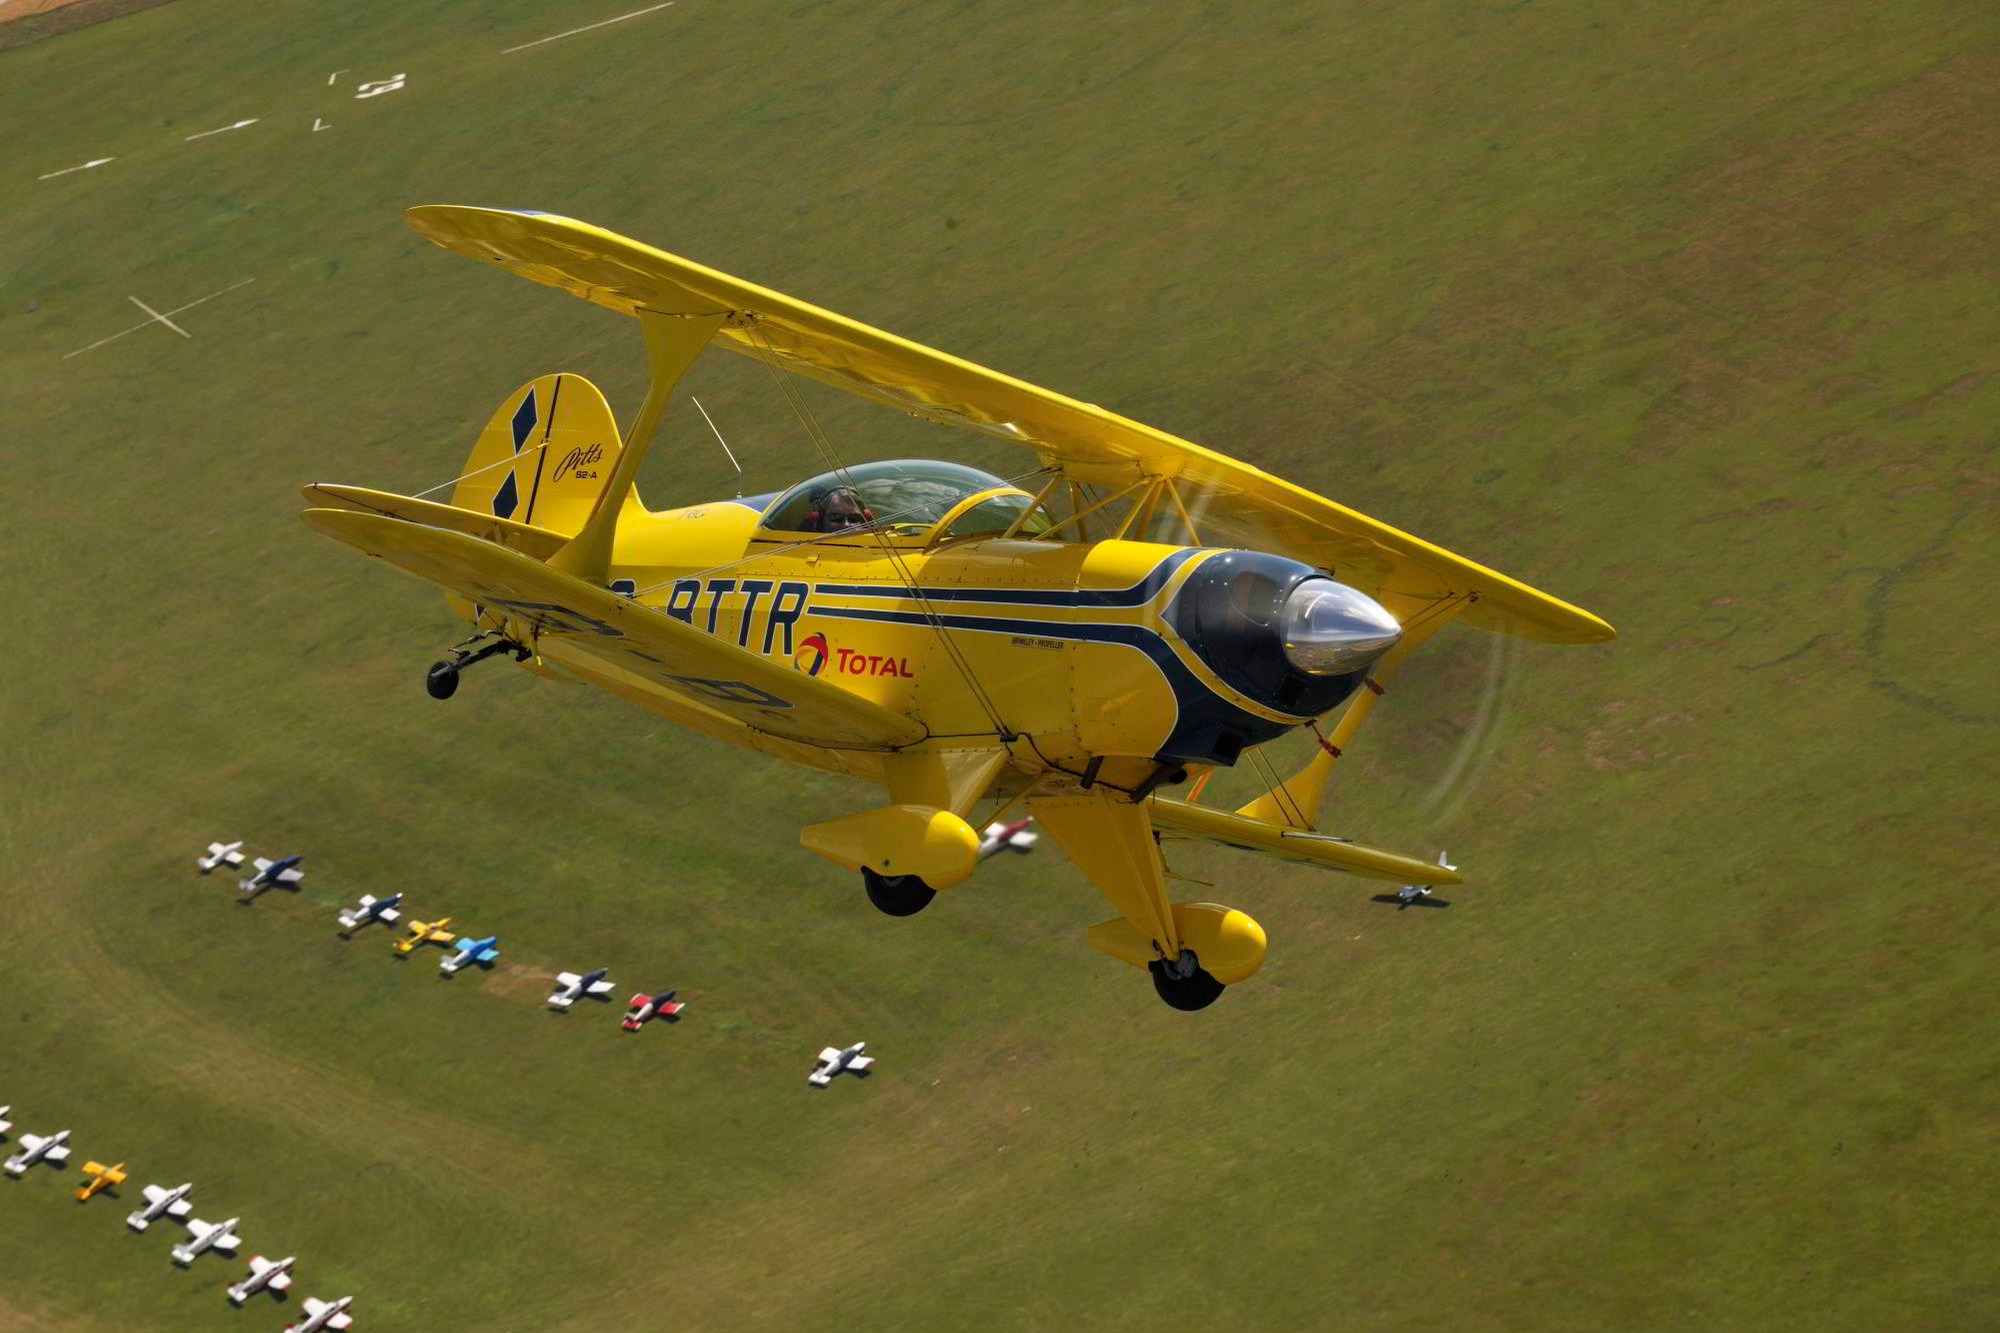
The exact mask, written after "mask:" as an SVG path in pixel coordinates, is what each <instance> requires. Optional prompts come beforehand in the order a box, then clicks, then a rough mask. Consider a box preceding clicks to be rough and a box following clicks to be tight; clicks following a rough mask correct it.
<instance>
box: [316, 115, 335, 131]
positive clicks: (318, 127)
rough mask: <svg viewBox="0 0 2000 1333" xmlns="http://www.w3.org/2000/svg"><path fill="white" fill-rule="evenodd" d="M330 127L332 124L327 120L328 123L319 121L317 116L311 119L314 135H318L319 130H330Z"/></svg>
mask: <svg viewBox="0 0 2000 1333" xmlns="http://www.w3.org/2000/svg"><path fill="white" fill-rule="evenodd" d="M332 125H333V122H332V121H330V120H328V121H322V120H321V119H320V118H319V117H318V116H314V117H313V133H314V134H318V133H319V132H320V131H321V130H324V129H328V128H330V127H331V126H332Z"/></svg>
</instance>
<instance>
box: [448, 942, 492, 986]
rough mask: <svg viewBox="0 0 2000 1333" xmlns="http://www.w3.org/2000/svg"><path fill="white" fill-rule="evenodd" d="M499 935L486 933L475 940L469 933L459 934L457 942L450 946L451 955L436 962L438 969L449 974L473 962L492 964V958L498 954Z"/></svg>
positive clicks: (484, 965)
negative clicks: (484, 936)
mask: <svg viewBox="0 0 2000 1333" xmlns="http://www.w3.org/2000/svg"><path fill="white" fill-rule="evenodd" d="M499 943H500V937H499V936H498V935H488V936H487V937H486V938H485V939H483V940H475V939H473V938H472V936H470V935H460V936H459V937H458V943H456V944H454V945H452V946H451V948H452V954H451V957H449V958H447V959H445V960H444V961H443V962H442V963H439V964H438V971H440V972H442V973H444V974H445V975H446V976H451V975H452V974H453V973H455V972H457V971H458V970H459V969H460V968H463V967H468V966H470V965H471V964H473V963H477V964H479V966H481V967H491V966H493V960H494V959H496V958H498V957H499V956H500V948H499Z"/></svg>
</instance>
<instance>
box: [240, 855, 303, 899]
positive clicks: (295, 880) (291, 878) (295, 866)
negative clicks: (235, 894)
mask: <svg viewBox="0 0 2000 1333" xmlns="http://www.w3.org/2000/svg"><path fill="white" fill-rule="evenodd" d="M303 860H305V857H303V856H288V857H286V858H285V859H284V860H282V861H268V860H266V859H264V858H263V857H261V856H260V857H258V858H257V859H256V861H255V862H254V863H253V864H254V865H256V867H257V873H256V874H254V875H252V876H250V877H249V878H248V879H239V880H237V881H236V887H237V889H238V890H240V891H241V892H243V893H246V894H253V895H254V894H259V893H262V892H263V891H264V890H266V889H268V888H270V887H271V886H272V885H274V884H275V885H277V886H278V887H280V888H285V889H296V888H298V886H299V885H300V884H302V883H304V882H305V878H306V872H305V871H303V870H301V869H299V862H301V861H303Z"/></svg>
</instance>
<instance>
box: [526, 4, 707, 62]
mask: <svg viewBox="0 0 2000 1333" xmlns="http://www.w3.org/2000/svg"><path fill="white" fill-rule="evenodd" d="M673 3H674V0H667V3H666V4H664V5H653V6H651V7H650V8H647V9H635V10H633V11H632V12H631V13H629V14H620V15H619V16H618V17H617V18H615V19H605V20H604V21H603V22H601V23H586V24H584V25H583V26H582V27H581V28H571V29H570V30H569V31H568V32H559V33H557V34H556V35H555V36H553V37H537V38H536V39H535V40H534V41H532V42H522V43H521V44H520V45H519V46H510V47H508V48H507V49H506V50H505V51H502V52H501V53H500V54H501V55H503V56H511V55H513V54H514V53H515V52H516V51H525V50H527V49H528V48H529V47H531V46H540V45H541V44H542V43H543V42H559V41H561V40H562V39H563V38H565V37H574V36H576V35H577V34H578V33H580V32H589V31H590V30H591V29H592V28H608V27H610V26H611V25H612V24H614V23H623V22H624V21H625V20H626V19H635V18H638V17H639V16H640V15H641V14H652V13H656V12H658V11H659V10H662V9H669V8H671V7H672V6H673Z"/></svg>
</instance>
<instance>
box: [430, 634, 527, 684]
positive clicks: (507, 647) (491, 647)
mask: <svg viewBox="0 0 2000 1333" xmlns="http://www.w3.org/2000/svg"><path fill="white" fill-rule="evenodd" d="M485 637H486V636H485V635H483V634H481V635H477V636H475V637H473V638H470V639H467V640H466V641H465V642H464V643H463V644H460V645H459V646H458V647H456V648H453V649H452V650H451V651H450V653H449V654H447V655H446V657H445V659H444V660H443V661H442V662H433V663H431V668H430V670H429V671H426V672H425V673H424V692H425V693H426V694H428V695H430V697H431V698H433V699H449V698H451V696H452V695H454V694H457V693H458V676H459V673H460V672H462V671H464V670H465V668H467V667H469V666H471V665H472V664H473V663H475V662H484V661H485V660H486V659H487V658H489V657H493V656H495V655H496V654H499V653H512V654H514V658H515V660H516V661H520V662H525V661H527V660H528V658H529V657H531V656H533V654H532V653H530V652H529V651H528V649H526V648H523V647H522V646H521V645H520V644H518V643H515V642H514V641H513V640H512V639H500V638H496V639H494V640H493V642H491V643H489V644H486V645H485V646H484V647H481V648H478V649H474V650H471V651H468V648H470V646H471V645H472V644H475V643H478V642H479V640H480V639H483V638H485Z"/></svg>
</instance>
